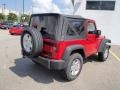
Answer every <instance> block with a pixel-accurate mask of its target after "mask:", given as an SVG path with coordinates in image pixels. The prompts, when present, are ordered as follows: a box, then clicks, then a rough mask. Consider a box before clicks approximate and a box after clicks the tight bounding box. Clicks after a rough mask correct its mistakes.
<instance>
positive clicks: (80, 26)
mask: <svg viewBox="0 0 120 90" xmlns="http://www.w3.org/2000/svg"><path fill="white" fill-rule="evenodd" d="M82 31H84V23H83V21H78V20H77V21H75V20H71V21H70V23H69V25H68V30H67V35H69V36H76V35H78V36H79V35H80V34H81V33H82Z"/></svg>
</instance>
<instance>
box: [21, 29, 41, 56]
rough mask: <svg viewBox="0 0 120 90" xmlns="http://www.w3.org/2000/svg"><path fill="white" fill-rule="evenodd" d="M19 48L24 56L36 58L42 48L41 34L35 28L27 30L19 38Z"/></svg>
mask: <svg viewBox="0 0 120 90" xmlns="http://www.w3.org/2000/svg"><path fill="white" fill-rule="evenodd" d="M21 47H22V53H23V55H24V56H28V57H38V56H39V55H40V52H41V51H42V48H43V38H42V35H41V33H40V32H39V31H38V30H37V29H35V28H27V29H26V30H25V31H24V32H23V34H22V36H21Z"/></svg>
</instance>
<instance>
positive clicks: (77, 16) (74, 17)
mask: <svg viewBox="0 0 120 90" xmlns="http://www.w3.org/2000/svg"><path fill="white" fill-rule="evenodd" d="M31 16H60V17H66V18H73V19H84V20H85V18H83V17H82V16H79V15H65V14H58V13H41V14H32V15H31Z"/></svg>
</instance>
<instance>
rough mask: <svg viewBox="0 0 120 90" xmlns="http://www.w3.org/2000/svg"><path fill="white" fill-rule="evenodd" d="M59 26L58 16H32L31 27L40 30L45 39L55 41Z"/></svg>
mask: <svg viewBox="0 0 120 90" xmlns="http://www.w3.org/2000/svg"><path fill="white" fill-rule="evenodd" d="M57 26H58V16H50V15H36V16H32V18H31V22H30V27H34V28H36V29H38V30H39V31H40V32H41V33H42V36H43V38H50V39H55V37H56V33H57Z"/></svg>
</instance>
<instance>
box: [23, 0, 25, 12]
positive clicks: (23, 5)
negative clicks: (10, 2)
mask: <svg viewBox="0 0 120 90" xmlns="http://www.w3.org/2000/svg"><path fill="white" fill-rule="evenodd" d="M24 10H25V8H24V0H23V14H24Z"/></svg>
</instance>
